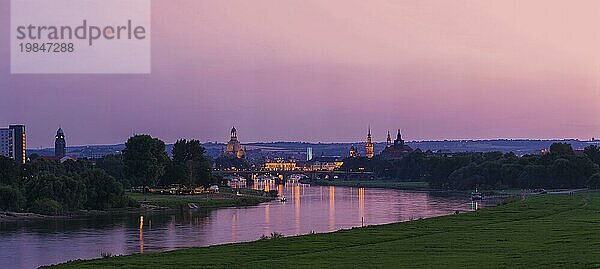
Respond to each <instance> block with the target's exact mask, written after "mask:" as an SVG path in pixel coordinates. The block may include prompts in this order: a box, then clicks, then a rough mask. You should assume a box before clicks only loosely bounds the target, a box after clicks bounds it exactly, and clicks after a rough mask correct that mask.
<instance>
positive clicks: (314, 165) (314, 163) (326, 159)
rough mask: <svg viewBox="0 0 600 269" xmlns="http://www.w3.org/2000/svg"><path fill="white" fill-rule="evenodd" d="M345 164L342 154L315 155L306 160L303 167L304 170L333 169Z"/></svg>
mask: <svg viewBox="0 0 600 269" xmlns="http://www.w3.org/2000/svg"><path fill="white" fill-rule="evenodd" d="M343 164H344V161H342V158H341V157H340V156H321V157H315V158H313V159H312V160H310V161H308V162H306V163H305V164H304V166H303V168H302V170H304V171H333V170H335V169H339V168H340V167H342V165H343Z"/></svg>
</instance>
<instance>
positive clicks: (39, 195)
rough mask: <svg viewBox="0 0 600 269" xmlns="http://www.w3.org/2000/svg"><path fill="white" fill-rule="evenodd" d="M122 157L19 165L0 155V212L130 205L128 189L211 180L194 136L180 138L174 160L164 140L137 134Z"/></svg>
mask: <svg viewBox="0 0 600 269" xmlns="http://www.w3.org/2000/svg"><path fill="white" fill-rule="evenodd" d="M125 145H126V148H125V150H124V152H123V154H122V155H108V156H105V157H102V158H99V159H93V160H90V159H80V160H76V161H74V160H67V161H65V162H63V163H60V162H58V161H55V160H48V159H45V158H41V157H39V156H37V155H32V156H30V158H29V159H30V161H29V162H28V163H27V164H25V165H19V164H17V162H15V161H14V160H13V159H10V158H6V157H3V156H0V210H9V211H31V212H37V213H42V214H61V213H65V212H69V211H74V210H80V209H100V210H103V209H109V208H120V207H125V206H134V205H135V204H136V203H135V202H134V201H132V200H130V199H129V198H128V196H126V195H125V189H126V188H130V187H147V186H155V185H157V184H175V183H176V184H182V185H185V186H190V187H195V186H201V185H202V186H208V185H210V184H211V183H212V182H213V181H214V179H213V177H212V175H211V163H210V160H209V159H208V158H207V157H206V156H205V149H204V148H203V147H202V146H201V144H200V142H199V141H198V140H190V141H187V140H179V141H177V143H175V145H174V148H173V159H170V158H169V157H168V155H167V153H166V151H165V143H164V142H163V141H161V140H160V139H157V138H153V137H151V136H149V135H135V136H133V137H131V138H129V140H127V143H126V144H125Z"/></svg>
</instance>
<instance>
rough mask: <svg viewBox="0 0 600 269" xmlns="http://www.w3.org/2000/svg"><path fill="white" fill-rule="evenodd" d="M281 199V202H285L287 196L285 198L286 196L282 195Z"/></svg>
mask: <svg viewBox="0 0 600 269" xmlns="http://www.w3.org/2000/svg"><path fill="white" fill-rule="evenodd" d="M279 201H281V202H285V201H287V198H285V196H281V197H280V198H279Z"/></svg>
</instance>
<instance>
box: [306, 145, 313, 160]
mask: <svg viewBox="0 0 600 269" xmlns="http://www.w3.org/2000/svg"><path fill="white" fill-rule="evenodd" d="M306 160H307V161H310V160H312V148H311V147H308V148H306Z"/></svg>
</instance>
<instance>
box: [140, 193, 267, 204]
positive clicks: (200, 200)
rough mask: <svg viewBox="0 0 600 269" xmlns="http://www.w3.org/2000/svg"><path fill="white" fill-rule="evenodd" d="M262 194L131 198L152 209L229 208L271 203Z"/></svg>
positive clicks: (141, 196) (211, 194) (208, 194)
mask: <svg viewBox="0 0 600 269" xmlns="http://www.w3.org/2000/svg"><path fill="white" fill-rule="evenodd" d="M260 194H262V193H258V192H253V191H251V190H247V191H246V192H245V193H243V194H242V195H239V196H238V195H236V194H234V193H232V192H231V191H230V190H229V189H225V190H224V191H221V192H220V193H204V194H197V195H161V194H141V193H130V194H129V196H130V197H131V198H133V199H134V200H136V201H138V202H139V203H140V204H142V205H149V206H151V207H166V208H180V207H182V206H183V207H187V206H188V203H194V204H196V205H198V207H200V208H215V207H229V206H251V205H257V204H259V203H262V202H266V201H270V200H271V199H270V198H267V197H263V196H262V195H260Z"/></svg>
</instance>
